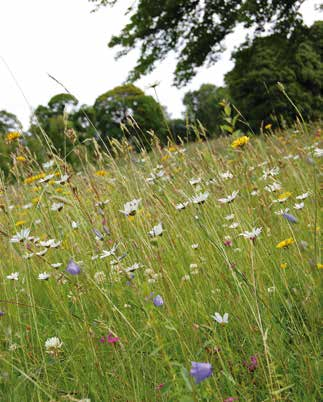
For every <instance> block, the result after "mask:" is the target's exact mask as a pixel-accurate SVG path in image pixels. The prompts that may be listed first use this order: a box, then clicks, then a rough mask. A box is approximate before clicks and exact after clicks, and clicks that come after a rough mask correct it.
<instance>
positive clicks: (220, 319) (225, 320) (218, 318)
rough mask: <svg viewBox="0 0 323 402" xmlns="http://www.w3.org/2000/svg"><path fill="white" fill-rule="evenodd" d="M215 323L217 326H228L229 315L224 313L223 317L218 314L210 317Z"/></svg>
mask: <svg viewBox="0 0 323 402" xmlns="http://www.w3.org/2000/svg"><path fill="white" fill-rule="evenodd" d="M211 317H212V318H213V319H214V320H215V321H216V322H218V323H219V324H228V322H229V314H228V313H224V314H223V317H221V315H220V314H219V313H214V315H212V316H211Z"/></svg>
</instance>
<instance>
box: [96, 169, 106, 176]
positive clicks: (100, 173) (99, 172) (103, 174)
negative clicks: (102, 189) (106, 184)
mask: <svg viewBox="0 0 323 402" xmlns="http://www.w3.org/2000/svg"><path fill="white" fill-rule="evenodd" d="M95 174H96V175H97V176H106V175H107V172H106V171H105V170H97V171H96V172H95Z"/></svg>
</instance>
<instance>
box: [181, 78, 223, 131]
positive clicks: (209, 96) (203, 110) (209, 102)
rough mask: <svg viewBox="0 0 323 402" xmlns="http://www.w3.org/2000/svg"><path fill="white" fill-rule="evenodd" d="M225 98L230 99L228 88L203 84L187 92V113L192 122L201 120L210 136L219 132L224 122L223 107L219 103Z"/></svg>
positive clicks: (184, 101) (185, 101) (184, 100)
mask: <svg viewBox="0 0 323 402" xmlns="http://www.w3.org/2000/svg"><path fill="white" fill-rule="evenodd" d="M223 99H229V93H228V90H227V89H226V88H223V87H216V86H215V85H213V84H203V85H201V87H200V88H199V89H197V90H195V91H189V92H187V93H186V94H185V96H184V99H183V103H184V105H185V108H186V111H185V114H186V116H187V117H188V119H189V121H190V122H193V123H194V122H197V120H198V121H200V122H201V123H202V125H203V126H204V127H205V128H206V129H207V131H208V134H209V135H210V136H213V135H216V134H219V133H220V125H221V124H222V123H223V119H222V114H223V111H222V109H223V108H222V106H220V105H219V103H220V102H221V101H222V100H223Z"/></svg>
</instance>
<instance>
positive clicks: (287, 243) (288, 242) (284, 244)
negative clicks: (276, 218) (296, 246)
mask: <svg viewBox="0 0 323 402" xmlns="http://www.w3.org/2000/svg"><path fill="white" fill-rule="evenodd" d="M293 243H295V242H294V240H293V239H292V238H291V237H290V238H289V239H285V240H282V241H281V242H279V243H278V244H277V245H276V248H286V247H288V246H290V245H291V244H293Z"/></svg>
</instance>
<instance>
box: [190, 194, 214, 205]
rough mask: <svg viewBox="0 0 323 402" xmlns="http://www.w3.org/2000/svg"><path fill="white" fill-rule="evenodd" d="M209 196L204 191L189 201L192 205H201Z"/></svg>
mask: <svg viewBox="0 0 323 402" xmlns="http://www.w3.org/2000/svg"><path fill="white" fill-rule="evenodd" d="M209 194H210V193H209V192H208V191H206V192H205V193H199V194H197V195H195V196H194V197H192V199H191V201H192V202H193V204H203V203H204V202H205V201H206V200H207V198H208V196H209Z"/></svg>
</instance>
